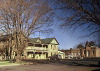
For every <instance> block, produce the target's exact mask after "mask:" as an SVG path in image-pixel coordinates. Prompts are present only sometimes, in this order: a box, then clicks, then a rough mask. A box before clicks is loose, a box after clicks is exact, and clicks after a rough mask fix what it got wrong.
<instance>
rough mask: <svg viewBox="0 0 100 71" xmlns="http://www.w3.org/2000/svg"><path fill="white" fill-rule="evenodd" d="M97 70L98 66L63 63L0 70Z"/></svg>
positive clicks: (9, 67)
mask: <svg viewBox="0 0 100 71" xmlns="http://www.w3.org/2000/svg"><path fill="white" fill-rule="evenodd" d="M96 70H97V71H99V70H100V68H99V67H83V66H68V65H63V64H34V65H19V66H8V67H1V68H0V71H96Z"/></svg>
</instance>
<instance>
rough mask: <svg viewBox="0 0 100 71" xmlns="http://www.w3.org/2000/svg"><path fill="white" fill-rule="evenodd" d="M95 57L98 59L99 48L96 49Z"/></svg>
mask: <svg viewBox="0 0 100 71" xmlns="http://www.w3.org/2000/svg"><path fill="white" fill-rule="evenodd" d="M96 57H100V48H97V49H96Z"/></svg>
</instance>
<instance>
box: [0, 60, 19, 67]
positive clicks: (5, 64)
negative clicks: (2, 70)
mask: <svg viewBox="0 0 100 71" xmlns="http://www.w3.org/2000/svg"><path fill="white" fill-rule="evenodd" d="M15 65H19V64H17V63H11V62H9V61H0V67H5V66H15Z"/></svg>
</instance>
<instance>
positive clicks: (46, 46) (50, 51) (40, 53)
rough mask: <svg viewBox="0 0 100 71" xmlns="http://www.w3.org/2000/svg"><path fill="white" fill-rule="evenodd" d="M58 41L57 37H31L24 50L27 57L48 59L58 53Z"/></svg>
mask: <svg viewBox="0 0 100 71" xmlns="http://www.w3.org/2000/svg"><path fill="white" fill-rule="evenodd" d="M58 45H59V43H58V41H57V40H56V38H45V39H40V38H31V39H29V42H28V46H27V47H26V48H25V50H24V57H25V59H48V58H49V57H50V56H53V55H58Z"/></svg>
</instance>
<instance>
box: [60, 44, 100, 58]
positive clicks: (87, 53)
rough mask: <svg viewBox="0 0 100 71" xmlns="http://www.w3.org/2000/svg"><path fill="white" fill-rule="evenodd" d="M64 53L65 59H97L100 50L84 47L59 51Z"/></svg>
mask: <svg viewBox="0 0 100 71" xmlns="http://www.w3.org/2000/svg"><path fill="white" fill-rule="evenodd" d="M61 51H63V52H65V57H66V58H68V59H72V58H98V57H100V48H99V47H96V46H86V47H83V48H73V49H72V48H71V49H69V50H61Z"/></svg>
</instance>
